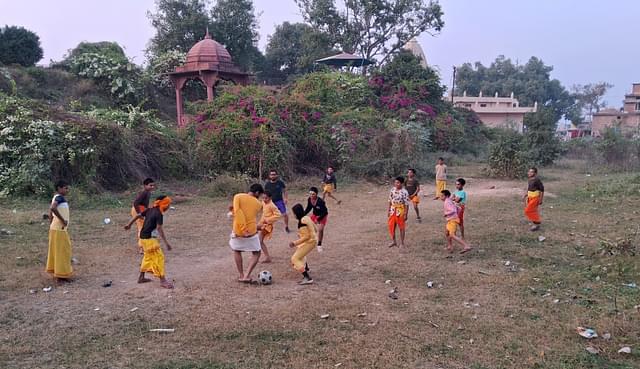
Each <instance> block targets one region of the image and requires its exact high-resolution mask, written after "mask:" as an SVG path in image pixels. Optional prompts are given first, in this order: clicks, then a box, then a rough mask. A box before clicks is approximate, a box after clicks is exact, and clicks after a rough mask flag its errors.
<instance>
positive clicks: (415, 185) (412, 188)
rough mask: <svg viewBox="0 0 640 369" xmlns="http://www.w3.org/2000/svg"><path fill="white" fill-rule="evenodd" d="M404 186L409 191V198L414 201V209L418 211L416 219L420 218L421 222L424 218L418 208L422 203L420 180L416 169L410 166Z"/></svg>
mask: <svg viewBox="0 0 640 369" xmlns="http://www.w3.org/2000/svg"><path fill="white" fill-rule="evenodd" d="M404 188H405V189H406V190H407V192H408V193H409V200H411V203H413V209H414V210H415V211H416V217H417V218H416V219H417V220H418V223H420V222H421V221H422V218H420V210H419V209H418V204H420V196H418V193H419V192H420V182H418V179H417V178H416V170H415V169H413V168H409V170H408V172H407V181H406V182H405V184H404Z"/></svg>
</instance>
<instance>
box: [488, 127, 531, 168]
mask: <svg viewBox="0 0 640 369" xmlns="http://www.w3.org/2000/svg"><path fill="white" fill-rule="evenodd" d="M525 151H526V150H525V145H524V138H523V136H522V135H520V134H519V133H517V132H515V131H513V130H501V131H498V135H497V137H495V138H494V139H493V140H492V142H491V144H490V145H489V160H488V161H489V172H490V174H492V175H495V176H499V177H508V178H520V177H523V176H524V175H525V174H526V171H527V165H528V163H527V159H526V158H525Z"/></svg>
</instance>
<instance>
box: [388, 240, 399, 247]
mask: <svg viewBox="0 0 640 369" xmlns="http://www.w3.org/2000/svg"><path fill="white" fill-rule="evenodd" d="M396 246H398V244H397V243H395V241H394V242H391V243H390V244H389V247H396Z"/></svg>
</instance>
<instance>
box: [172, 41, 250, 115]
mask: <svg viewBox="0 0 640 369" xmlns="http://www.w3.org/2000/svg"><path fill="white" fill-rule="evenodd" d="M169 76H170V78H171V81H173V84H174V86H175V88H176V110H177V121H178V127H184V126H185V125H186V124H187V120H186V119H185V118H186V117H185V114H184V111H183V109H184V108H183V98H182V89H183V88H184V85H185V83H187V81H188V80H189V79H192V78H193V79H195V78H197V79H200V80H201V81H202V83H204V84H205V86H207V101H213V96H214V90H215V88H216V85H217V84H218V82H220V80H225V81H233V82H235V83H238V84H242V85H246V84H248V83H249V74H248V73H245V72H243V71H241V70H240V68H239V67H238V66H236V65H235V64H234V63H233V61H232V60H231V55H229V52H228V51H227V49H225V48H224V46H222V45H221V44H220V43H219V42H217V41H215V40H212V39H211V36H209V31H208V30H207V33H206V35H205V36H204V40H202V41H200V42H198V43H197V44H195V45H193V47H192V48H191V50H189V52H188V53H187V62H186V63H185V64H184V65H182V66H180V67H176V69H175V71H174V72H171V73H169Z"/></svg>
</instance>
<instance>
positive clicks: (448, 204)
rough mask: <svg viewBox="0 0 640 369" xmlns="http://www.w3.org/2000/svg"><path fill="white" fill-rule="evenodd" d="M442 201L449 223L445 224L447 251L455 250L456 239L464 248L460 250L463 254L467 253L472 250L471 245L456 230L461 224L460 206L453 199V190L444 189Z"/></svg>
mask: <svg viewBox="0 0 640 369" xmlns="http://www.w3.org/2000/svg"><path fill="white" fill-rule="evenodd" d="M441 198H442V201H444V217H445V219H447V225H446V226H445V237H446V238H447V251H449V252H453V242H452V241H456V242H457V243H459V244H460V245H462V246H463V247H464V248H463V249H462V251H460V253H461V254H466V253H467V252H469V251H471V246H470V245H469V244H468V243H466V242H465V241H464V240H463V239H462V238H460V237H458V236H456V230H457V229H458V225H459V224H460V219H459V218H458V207H457V206H456V204H455V203H454V202H453V200H452V199H451V192H449V190H444V191H442V196H441Z"/></svg>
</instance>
